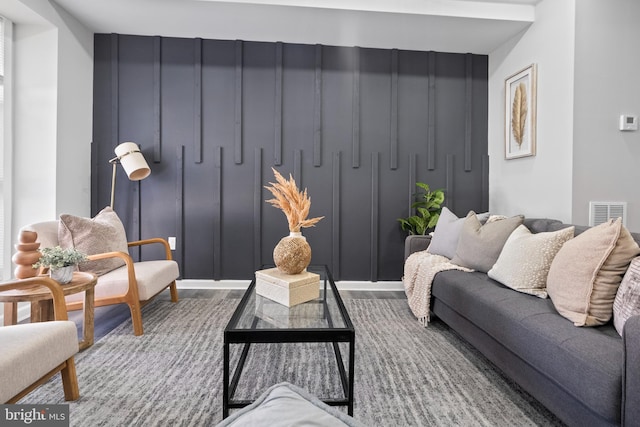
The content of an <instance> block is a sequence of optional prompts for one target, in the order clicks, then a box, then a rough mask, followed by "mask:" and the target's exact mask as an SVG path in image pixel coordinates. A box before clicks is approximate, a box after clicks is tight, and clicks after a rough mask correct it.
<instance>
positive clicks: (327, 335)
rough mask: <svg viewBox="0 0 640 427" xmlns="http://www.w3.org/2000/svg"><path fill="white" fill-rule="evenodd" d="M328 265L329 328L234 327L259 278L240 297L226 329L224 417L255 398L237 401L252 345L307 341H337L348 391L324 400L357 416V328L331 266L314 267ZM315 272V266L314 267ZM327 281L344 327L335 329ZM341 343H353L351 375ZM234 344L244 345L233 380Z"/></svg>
mask: <svg viewBox="0 0 640 427" xmlns="http://www.w3.org/2000/svg"><path fill="white" fill-rule="evenodd" d="M318 267H320V268H324V271H325V278H324V294H323V299H322V304H324V307H325V312H326V314H327V321H328V324H329V327H328V328H300V329H277V328H273V329H254V328H252V329H234V327H235V325H237V323H238V320H239V318H240V316H241V314H242V312H243V311H244V309H245V307H246V305H247V302H248V301H249V298H250V297H251V295H252V293H253V292H255V290H254V288H255V286H256V281H255V278H254V280H253V281H252V282H251V285H249V288H248V289H247V291H246V292H245V293H244V295H243V297H242V300H240V304H238V307H237V308H236V310H235V311H234V312H233V315H232V316H231V320H229V323H228V324H227V327H226V328H225V329H224V372H223V382H224V384H223V393H222V395H223V396H222V417H223V418H227V417H228V416H229V409H231V408H243V407H245V406H247V405H249V404H251V403H252V402H253V401H252V400H233V395H234V394H235V391H236V388H237V386H238V381H239V380H240V375H241V374H242V370H243V368H244V364H245V361H246V359H247V355H248V353H249V348H250V346H251V344H253V343H305V342H317V343H323V342H327V343H328V342H330V343H332V344H333V350H334V353H335V356H336V363H337V365H338V371H339V374H340V381H341V382H342V389H343V392H344V395H345V396H346V397H345V398H335V399H329V398H324V399H322V401H323V402H325V403H326V404H328V405H331V406H347V413H348V414H349V415H353V382H354V373H355V369H354V361H355V330H354V328H353V324H352V323H351V319H350V318H349V314H348V313H347V309H346V308H345V306H344V303H343V302H342V298H341V297H340V294H339V293H338V289H337V288H336V285H335V283H334V281H333V277H332V276H331V272H330V271H329V269H328V268H327V266H315V267H314V268H318ZM310 270H311V271H313V268H310ZM327 283H329V286H330V289H331V292H333V293H334V296H335V299H336V303H337V305H338V309H339V310H340V315H341V316H342V319H343V320H344V324H345V327H344V328H334V327H333V321H332V319H331V314H330V311H329V310H328V308H327V300H326V298H327ZM257 321H258V318H257V317H256V318H255V319H254V321H253V326H255V325H256V323H257ZM339 343H348V344H349V373H348V374H347V372H346V370H345V365H344V361H343V358H342V353H341V352H340V347H339ZM231 344H244V346H243V348H242V353H241V354H240V357H239V359H238V364H237V365H236V369H235V371H234V373H233V378H231V381H229V380H230V378H229V377H230V371H229V364H230V360H229V346H230V345H231Z"/></svg>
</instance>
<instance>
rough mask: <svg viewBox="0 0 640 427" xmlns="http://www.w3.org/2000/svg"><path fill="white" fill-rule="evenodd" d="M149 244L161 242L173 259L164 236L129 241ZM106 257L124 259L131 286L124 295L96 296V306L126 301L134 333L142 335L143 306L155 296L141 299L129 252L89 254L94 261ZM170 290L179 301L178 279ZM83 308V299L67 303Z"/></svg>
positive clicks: (72, 306) (73, 308)
mask: <svg viewBox="0 0 640 427" xmlns="http://www.w3.org/2000/svg"><path fill="white" fill-rule="evenodd" d="M149 244H161V245H163V247H164V250H165V257H166V260H168V261H170V260H172V257H171V247H170V246H169V242H167V241H166V240H165V239H162V238H159V237H157V238H152V239H144V240H136V241H133V242H128V246H129V247H136V246H143V245H149ZM106 258H120V259H122V260H123V261H124V262H125V264H126V267H127V273H128V281H129V288H128V290H127V293H125V294H123V295H116V296H110V297H105V298H96V299H95V306H96V307H101V306H105V305H113V304H121V303H125V304H127V305H128V306H129V310H130V311H131V320H132V322H133V333H134V335H137V336H139V335H142V334H143V333H144V329H143V327H142V311H141V309H142V307H143V306H144V305H146V304H147V303H148V302H150V301H151V300H152V299H153V297H151V298H149V299H148V300H146V301H140V296H139V294H138V282H137V280H136V273H135V269H134V264H135V262H134V261H133V258H131V256H130V255H129V254H128V253H125V252H105V253H102V254H95V255H89V259H90V260H92V261H95V260H99V259H106ZM167 287H168V288H169V291H170V293H171V301H172V302H178V289H177V287H176V281H175V280H174V281H172V282H171V283H170V284H168V285H167ZM167 287H165V288H163V289H162V290H160V291H159V292H158V293H160V292H162V291H164V290H165V289H166V288H167ZM156 295H157V294H156ZM154 296H155V295H154ZM81 308H82V301H78V302H72V303H68V304H67V309H68V310H80V309H81Z"/></svg>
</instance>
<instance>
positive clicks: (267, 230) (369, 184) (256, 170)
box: [91, 34, 489, 281]
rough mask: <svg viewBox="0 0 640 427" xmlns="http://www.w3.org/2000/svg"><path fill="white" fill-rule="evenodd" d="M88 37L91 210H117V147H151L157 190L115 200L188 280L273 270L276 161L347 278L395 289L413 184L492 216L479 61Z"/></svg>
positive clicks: (318, 243) (140, 188) (484, 62)
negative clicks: (264, 267) (271, 193)
mask: <svg viewBox="0 0 640 427" xmlns="http://www.w3.org/2000/svg"><path fill="white" fill-rule="evenodd" d="M94 37H95V43H94V47H95V51H94V61H95V63H94V98H93V99H94V113H93V124H94V125H93V132H94V133H93V138H92V141H93V142H92V160H91V161H92V163H91V165H92V170H91V191H92V195H91V203H92V209H93V212H92V213H94V214H95V212H97V211H98V210H99V208H100V207H101V206H104V201H106V200H108V199H109V188H110V186H109V183H110V177H111V174H110V170H107V167H108V160H109V159H110V158H112V157H113V147H114V146H115V145H117V144H118V143H120V142H122V138H125V137H126V138H127V139H128V138H131V139H132V140H134V141H138V142H142V144H143V148H145V151H148V152H149V159H148V160H149V161H150V162H151V160H152V159H151V157H152V154H151V150H153V161H154V162H155V164H156V165H155V166H153V165H152V168H153V177H152V178H153V179H148V180H145V181H144V182H143V183H129V184H130V185H131V186H130V185H124V184H125V183H124V182H123V185H120V186H119V187H118V188H117V189H116V191H117V194H116V199H117V200H116V205H118V206H121V208H122V209H126V211H127V212H128V214H127V215H126V221H125V226H126V232H127V234H128V235H131V236H132V238H135V236H136V235H142V236H144V235H146V234H150V235H160V236H176V238H177V240H176V243H177V248H176V250H174V252H173V255H174V257H175V259H176V261H178V262H179V263H181V264H182V265H181V272H182V274H183V276H184V277H183V278H185V279H204V280H211V279H213V280H248V279H250V278H251V277H252V275H253V272H254V271H255V268H256V267H258V266H259V264H260V263H261V262H262V261H263V260H264V261H265V262H270V261H269V259H267V258H266V257H268V255H269V248H267V247H266V246H271V243H272V242H273V241H277V239H278V238H280V237H282V236H281V235H280V232H279V231H278V229H279V227H281V218H279V217H278V215H277V214H276V213H274V212H272V211H271V210H269V209H267V208H263V207H262V206H263V204H264V200H262V198H264V197H263V196H264V194H263V193H264V190H262V185H264V182H263V181H264V180H265V176H264V175H265V174H266V175H270V173H269V172H270V171H269V170H268V168H269V167H271V166H275V167H277V168H278V170H280V171H281V172H282V173H283V174H289V173H291V175H292V176H294V178H295V179H296V181H297V183H298V184H299V185H300V186H301V187H302V188H305V187H309V190H310V192H311V195H312V198H313V200H314V206H316V209H318V212H317V214H318V215H324V216H326V218H327V220H329V221H330V223H327V224H325V226H323V227H322V230H321V229H318V228H316V229H311V230H309V231H308V234H309V237H310V238H312V239H313V242H314V243H313V246H314V248H313V249H314V254H313V256H314V263H317V264H327V265H330V266H331V268H332V271H333V274H334V276H335V277H336V278H339V280H349V281H351V280H353V281H363V280H374V281H383V280H384V281H386V280H392V281H396V280H400V277H401V275H402V253H403V241H404V237H405V235H406V234H405V233H404V232H403V231H402V230H401V228H400V227H399V226H398V224H397V221H396V218H398V217H404V216H407V215H411V214H413V213H414V210H412V209H411V208H410V205H411V203H412V201H413V200H414V194H415V192H416V186H415V184H416V182H428V183H429V184H431V185H433V186H434V188H445V190H446V191H447V195H446V204H447V206H449V207H450V208H453V205H455V210H454V212H456V213H464V212H467V211H468V210H472V209H473V210H475V211H478V212H480V211H481V210H480V209H482V211H484V210H486V209H487V208H488V189H489V181H488V173H489V158H488V157H487V155H486V152H487V129H486V122H487V116H488V111H487V110H488V93H487V92H488V91H487V89H486V88H487V84H488V82H487V80H488V57H487V56H485V55H471V56H468V55H467V56H465V54H455V53H436V52H415V51H405V50H402V49H398V50H391V49H373V48H371V49H370V48H366V49H365V48H358V47H339V46H319V45H314V44H308V45H305V44H288V43H270V42H243V41H241V40H205V39H202V40H199V39H194V38H191V39H185V38H173V37H149V36H134V35H126V36H118V35H112V34H96V35H95V36H94ZM436 90H437V94H436ZM436 95H437V96H436ZM455 118H458V120H457V122H461V121H462V120H464V121H465V123H464V125H465V129H462V128H461V127H459V126H452V123H457V122H456V120H455ZM272 126H273V128H272ZM144 135H148V138H147V139H145V138H144ZM183 136H184V137H183ZM152 138H153V139H152ZM185 138H186V139H185ZM469 147H470V149H469ZM167 153H168V154H167ZM161 157H162V158H161ZM194 159H195V160H196V161H195V162H194ZM197 162H200V163H197ZM252 162H253V163H252ZM469 166H470V167H471V168H470V170H466V169H469ZM394 168H396V169H395V170H393V169H394ZM465 170H466V171H465ZM118 173H122V171H119V172H118ZM125 179H126V178H125ZM132 189H133V190H132ZM167 201H169V203H170V205H171V206H170V207H169V210H167V209H166V204H167ZM174 203H175V206H174ZM363 203H364V207H363ZM363 212H364V215H363ZM323 223H324V222H323ZM140 227H141V228H140ZM362 236H365V237H362ZM201 238H202V241H200V239H201ZM363 239H364V240H363ZM363 244H364V245H365V247H364V248H363ZM363 249H364V250H363ZM154 251H155V250H151V251H148V250H146V249H143V250H142V251H141V253H140V256H141V259H143V260H144V259H146V258H147V257H149V258H148V259H151V258H152V256H153V252H154ZM132 255H133V254H132ZM247 255H248V256H247Z"/></svg>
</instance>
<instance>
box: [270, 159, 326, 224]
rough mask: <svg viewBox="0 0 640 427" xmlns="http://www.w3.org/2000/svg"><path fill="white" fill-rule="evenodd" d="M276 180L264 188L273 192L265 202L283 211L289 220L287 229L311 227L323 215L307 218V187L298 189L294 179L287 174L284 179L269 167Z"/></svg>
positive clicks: (309, 207) (309, 203) (309, 201)
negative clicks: (287, 176)
mask: <svg viewBox="0 0 640 427" xmlns="http://www.w3.org/2000/svg"><path fill="white" fill-rule="evenodd" d="M271 170H272V171H273V175H274V176H275V178H276V182H275V183H274V182H270V183H269V184H270V185H266V186H265V187H264V188H266V189H267V190H269V191H270V192H271V194H273V197H274V198H273V199H269V200H267V203H269V204H271V205H273V206H275V207H276V208H278V209H280V210H281V211H282V212H284V214H285V216H286V217H287V221H288V222H289V231H293V232H299V231H300V229H301V228H306V227H313V226H315V225H316V223H317V222H318V221H320V220H321V219H322V218H324V217H323V216H320V217H316V218H310V219H307V217H308V216H309V209H311V198H310V197H309V196H307V189H306V188H305V189H304V191H300V190H298V186H297V185H296V181H295V180H294V179H293V177H292V176H291V174H289V179H288V180H286V179H284V177H283V176H282V175H280V173H279V172H278V171H277V170H275V169H274V168H271Z"/></svg>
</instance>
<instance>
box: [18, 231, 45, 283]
mask: <svg viewBox="0 0 640 427" xmlns="http://www.w3.org/2000/svg"><path fill="white" fill-rule="evenodd" d="M37 239H38V233H36V232H35V231H30V230H22V231H20V234H18V242H19V243H18V244H16V246H15V248H16V250H17V252H16V253H15V254H14V255H13V257H12V258H11V260H12V261H13V262H14V263H15V264H16V265H17V267H16V269H15V270H14V274H15V276H16V279H28V278H29V277H35V276H37V275H38V269H37V268H33V264H35V263H36V262H38V260H39V259H40V252H38V248H39V247H40V243H39V242H36V240H37Z"/></svg>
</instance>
